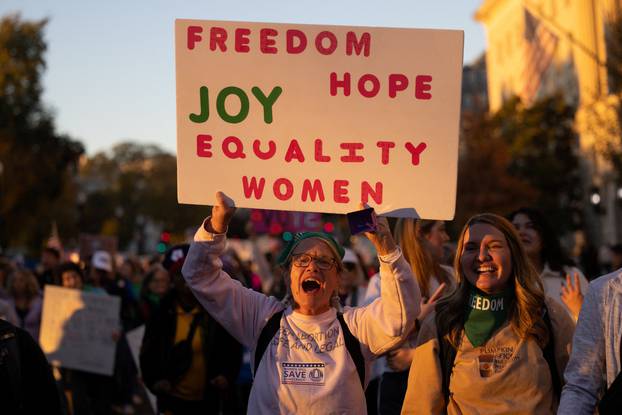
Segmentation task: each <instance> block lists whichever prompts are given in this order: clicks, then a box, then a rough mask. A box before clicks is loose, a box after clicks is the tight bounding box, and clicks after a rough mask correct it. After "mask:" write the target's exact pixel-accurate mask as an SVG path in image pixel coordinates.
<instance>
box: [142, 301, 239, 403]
mask: <svg viewBox="0 0 622 415" xmlns="http://www.w3.org/2000/svg"><path fill="white" fill-rule="evenodd" d="M176 306H177V302H176V301H175V298H174V294H172V293H171V294H170V295H168V296H167V297H165V298H163V299H162V302H161V304H160V307H159V308H158V310H157V311H156V312H155V313H154V314H153V315H152V316H151V318H150V319H149V321H147V324H146V327H145V336H144V338H143V343H142V346H141V349H140V369H141V371H142V377H143V380H144V383H145V385H146V386H147V388H149V390H150V391H152V392H153V393H154V394H156V395H158V394H157V393H156V392H155V391H154V390H153V386H154V384H155V383H156V382H158V381H160V380H169V381H170V382H171V383H172V384H173V385H174V382H175V380H174V379H170V374H169V373H168V372H169V371H168V367H169V360H170V356H171V350H172V349H173V345H174V342H175V332H176V329H177V313H176ZM199 307H200V306H199ZM201 312H202V313H203V318H202V320H201V323H200V324H199V325H198V327H197V330H196V333H195V336H196V335H201V336H202V344H203V352H204V357H205V365H206V376H207V379H206V382H205V384H206V388H207V389H208V390H206V393H205V396H209V395H211V394H209V393H208V392H209V390H210V389H211V386H210V385H209V381H210V380H211V379H213V378H215V377H216V376H218V375H222V376H224V377H225V378H226V379H227V381H228V382H229V385H233V384H234V382H235V379H236V377H237V375H238V372H239V370H240V365H241V363H242V346H241V345H240V343H238V342H237V341H236V340H235V339H234V338H233V337H231V336H230V335H229V333H227V332H226V331H225V329H223V328H222V326H221V325H220V324H218V323H217V322H216V320H214V319H212V318H211V317H210V316H209V314H207V312H206V311H204V310H202V311H201Z"/></svg>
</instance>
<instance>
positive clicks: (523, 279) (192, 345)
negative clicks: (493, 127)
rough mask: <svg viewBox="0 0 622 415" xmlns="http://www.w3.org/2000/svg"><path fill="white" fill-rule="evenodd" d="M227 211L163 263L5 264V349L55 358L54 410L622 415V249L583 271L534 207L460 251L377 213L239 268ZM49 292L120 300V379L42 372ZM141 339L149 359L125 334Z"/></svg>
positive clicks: (424, 225) (0, 269)
mask: <svg viewBox="0 0 622 415" xmlns="http://www.w3.org/2000/svg"><path fill="white" fill-rule="evenodd" d="M217 200H218V203H217V205H216V206H214V208H213V210H212V215H211V216H210V217H208V218H207V219H206V220H205V221H204V222H203V223H202V224H200V226H199V227H198V230H197V231H196V233H195V235H194V238H193V240H192V241H189V243H186V244H180V245H175V246H172V247H171V248H169V249H168V251H167V252H166V253H165V254H163V255H153V256H150V257H143V258H138V257H133V256H122V255H113V254H111V253H110V252H107V251H102V250H98V251H95V252H93V253H92V255H90V256H89V257H88V258H82V260H81V261H78V262H72V261H68V260H66V259H65V258H64V257H63V253H62V252H61V251H60V250H58V249H56V248H53V247H46V248H45V249H44V250H43V251H42V253H41V258H40V261H39V264H38V267H37V268H35V269H33V270H30V269H28V268H27V267H25V266H24V265H23V264H19V263H17V262H16V261H14V260H11V259H9V258H6V257H3V258H0V317H1V319H3V320H4V321H3V322H2V324H5V322H7V324H8V323H10V324H8V326H7V327H11V328H5V327H4V326H0V334H1V333H4V330H7V331H6V332H7V333H9V334H8V335H6V336H3V338H4V337H6V338H7V339H13V338H15V339H20V340H19V344H20V348H22V347H23V348H25V349H24V350H27V352H26V353H28V355H29V356H33V358H32V359H28V361H30V362H42V364H41V365H39V367H38V368H37V369H36V370H32V371H31V372H32V373H40V374H41V377H40V379H39V384H41V385H47V387H48V394H47V395H45V396H49V397H50V400H54V399H55V398H54V396H56V398H57V399H58V400H57V401H54V402H53V403H51V404H48V406H44V407H45V408H47V410H46V412H49V413H62V414H76V415H80V414H110V413H119V414H132V413H153V412H157V413H163V414H242V413H253V414H254V413H257V414H275V413H291V414H295V413H297V414H300V413H304V414H328V413H338V414H342V413H347V414H364V413H368V414H381V415H389V414H400V413H402V414H411V413H413V414H414V413H417V414H419V413H420V414H442V413H448V414H476V413H487V414H505V413H520V414H552V413H556V412H557V411H559V413H562V414H575V413H581V414H591V413H594V410H595V408H596V407H597V406H599V405H600V410H601V412H600V413H601V414H606V413H612V412H607V411H608V410H609V411H610V410H611V408H616V405H617V402H618V401H617V400H616V399H619V398H617V397H618V396H620V395H621V394H622V392H621V391H620V390H619V388H622V378H620V377H619V373H620V368H621V367H622V363H621V362H622V355H621V353H620V350H621V349H622V348H621V345H620V341H621V333H622V330H620V327H622V311H621V306H620V304H622V274H621V273H622V270H621V269H620V268H621V267H622V247H620V246H619V245H617V246H612V247H610V255H609V263H608V264H604V265H603V267H604V268H603V273H605V272H604V271H607V272H609V271H611V273H610V274H608V275H607V276H604V277H602V278H597V277H599V275H598V274H588V273H586V274H584V273H583V272H582V271H581V264H577V263H575V262H574V261H573V260H572V259H571V258H570V256H569V255H568V254H567V252H566V251H565V250H564V249H563V248H562V245H561V243H560V239H559V236H558V235H556V233H555V230H554V229H553V228H552V227H551V226H550V225H549V223H548V221H547V218H546V217H545V216H544V215H542V214H541V213H540V212H538V210H536V209H532V208H522V209H519V210H516V211H514V212H511V213H509V214H508V215H507V216H506V217H501V216H498V215H494V214H480V215H476V216H474V217H472V218H471V219H470V220H469V221H468V222H467V223H466V224H465V225H464V227H463V229H462V231H461V232H460V234H459V237H458V240H457V242H456V244H455V245H452V244H451V243H450V238H449V235H448V234H447V231H446V229H445V223H444V222H442V221H434V220H418V219H409V218H402V219H399V220H397V221H396V222H394V223H393V224H392V225H393V226H390V225H389V222H388V221H387V220H385V219H384V218H378V221H377V224H378V225H377V228H376V230H375V231H370V232H366V233H365V234H364V237H365V238H362V237H361V236H352V237H351V238H347V239H345V240H342V241H338V240H337V239H338V238H337V237H336V236H335V235H331V234H327V233H324V232H301V233H297V234H295V235H291V237H290V238H287V240H280V241H278V243H275V244H272V245H271V248H270V249H269V250H268V251H266V250H264V251H261V250H260V249H259V248H258V244H256V243H254V242H255V241H254V240H251V241H250V242H249V244H250V246H251V249H250V254H249V252H246V253H245V255H242V253H241V252H240V251H239V250H236V249H235V247H236V246H237V245H236V244H235V243H232V244H228V243H227V237H226V234H227V229H228V224H229V222H230V220H231V218H232V216H233V214H234V212H235V207H234V203H233V201H231V200H230V199H228V198H227V197H226V196H225V195H224V194H222V193H219V194H218V195H217ZM365 241H367V242H365ZM452 246H454V248H453V249H449V250H448V248H450V247H452ZM366 247H373V248H372V249H371V250H369V249H365V248H366ZM370 252H372V253H373V255H369V253H370ZM243 257H244V259H242V258H243ZM590 280H595V281H594V282H592V283H589V282H588V281H590ZM46 285H57V286H61V287H65V288H68V289H73V290H80V291H83V292H88V293H92V294H97V295H109V296H116V297H119V298H120V300H121V301H120V303H121V307H120V313H119V326H118V329H117V330H114V331H113V332H111V333H110V336H111V338H112V339H113V340H114V343H115V359H114V373H113V375H111V376H107V375H102V374H96V373H90V372H88V371H83V370H77V369H70V368H66V367H63V365H62V362H61V363H60V364H58V363H57V364H55V365H54V366H49V369H50V373H51V375H50V376H48V375H47V374H46V373H45V370H44V369H45V368H44V366H45V367H48V364H47V362H46V361H45V358H44V356H43V354H42V352H41V351H40V349H37V345H36V342H37V341H38V340H39V333H40V326H41V318H42V309H43V304H44V293H45V289H44V288H45V286H46ZM141 326H144V336H143V339H142V344H141V346H140V351H139V358H138V359H137V360H135V359H134V358H133V357H132V351H131V350H130V349H131V348H130V344H129V342H128V339H127V336H126V334H127V333H129V332H131V331H133V330H135V329H136V328H139V327H141ZM573 338H574V342H573ZM24 339H26V340H24ZM28 342H30V343H28ZM13 344H17V343H11V341H10V340H9V341H4V340H2V339H0V378H2V379H0V382H4V383H5V386H7V385H8V386H7V388H6V389H5V390H15V382H14V381H6V379H9V378H10V377H11V376H13V377H14V373H15V367H14V366H11V365H10V364H8V363H7V361H10V360H11V356H12V354H11V351H12V348H15V346H14V345H13ZM5 351H6V352H5ZM15 360H19V361H22V360H25V359H24V358H23V357H21V358H20V359H17V358H15ZM19 367H20V365H18V368H19ZM21 367H28V365H25V366H23V365H22V366H21ZM18 372H19V370H18ZM3 379H4V380H3ZM20 381H23V379H21V378H20ZM33 384H35V383H33ZM50 385H51V386H50ZM50 387H51V388H53V389H54V391H55V392H54V391H53V392H49V388H50ZM147 391H148V393H147ZM149 395H152V396H153V397H155V408H151V407H150V406H149V403H148V401H149ZM11 396H14V397H17V398H15V402H14V405H15V407H16V408H21V410H22V412H21V413H37V410H39V409H40V408H41V407H42V406H39V407H36V408H39V409H37V410H33V411H34V412H29V410H28V408H29V406H28V405H29V404H28V398H27V397H26V395H24V394H17V395H16V394H13V395H11ZM42 402H44V401H43V400H41V401H38V404H40V405H43V403H42ZM30 404H32V402H30ZM56 408H58V409H56ZM618 408H619V406H618ZM17 413H20V412H17Z"/></svg>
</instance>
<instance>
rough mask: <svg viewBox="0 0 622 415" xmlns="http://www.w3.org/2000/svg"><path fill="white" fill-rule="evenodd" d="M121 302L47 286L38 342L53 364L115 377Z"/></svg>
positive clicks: (107, 296) (106, 296)
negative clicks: (114, 335)
mask: <svg viewBox="0 0 622 415" xmlns="http://www.w3.org/2000/svg"><path fill="white" fill-rule="evenodd" d="M120 308H121V299H120V298H119V297H114V296H109V295H105V294H94V293H88V292H84V291H79V290H73V289H69V288H62V287H55V286H52V285H46V286H45V291H44V296H43V314H42V316H41V332H40V334H39V343H40V344H41V349H43V352H44V353H45V354H46V356H47V358H48V360H49V361H50V363H52V364H53V365H57V366H61V367H65V368H69V369H79V370H83V371H85V372H92V373H99V374H102V375H112V373H113V369H114V355H115V347H116V344H115V341H114V340H113V332H114V331H118V330H119V328H120V325H119V311H120Z"/></svg>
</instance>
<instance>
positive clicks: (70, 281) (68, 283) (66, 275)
mask: <svg viewBox="0 0 622 415" xmlns="http://www.w3.org/2000/svg"><path fill="white" fill-rule="evenodd" d="M61 280H62V282H63V287H65V288H74V289H76V290H81V289H82V278H80V275H79V274H78V273H77V272H75V271H64V272H63V274H62V275H61Z"/></svg>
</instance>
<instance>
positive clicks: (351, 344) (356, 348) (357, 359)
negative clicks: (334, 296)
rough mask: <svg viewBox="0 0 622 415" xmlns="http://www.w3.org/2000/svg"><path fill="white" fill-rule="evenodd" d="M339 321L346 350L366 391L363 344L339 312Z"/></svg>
mask: <svg viewBox="0 0 622 415" xmlns="http://www.w3.org/2000/svg"><path fill="white" fill-rule="evenodd" d="M337 320H339V325H341V331H342V332H343V340H344V342H345V343H346V349H347V350H348V353H350V357H351V358H352V360H353V361H354V366H356V371H357V372H358V374H359V380H360V381H361V387H362V388H363V390H365V359H364V358H363V352H361V343H360V342H359V341H358V339H357V338H356V337H354V335H353V334H352V332H351V331H350V329H349V328H348V325H347V324H346V321H345V320H344V319H343V314H342V313H340V312H337Z"/></svg>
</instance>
